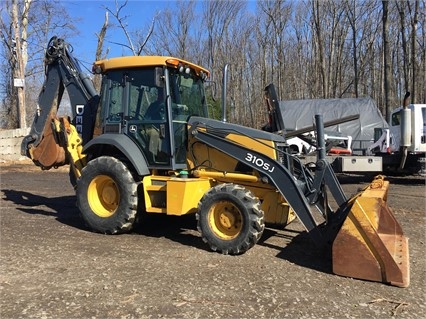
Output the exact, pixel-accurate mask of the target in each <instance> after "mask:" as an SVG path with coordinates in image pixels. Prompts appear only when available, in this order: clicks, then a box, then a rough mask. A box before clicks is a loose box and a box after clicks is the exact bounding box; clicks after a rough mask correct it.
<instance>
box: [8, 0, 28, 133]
mask: <svg viewBox="0 0 426 319" xmlns="http://www.w3.org/2000/svg"><path fill="white" fill-rule="evenodd" d="M24 3H25V4H24V14H23V15H22V16H21V15H20V13H19V10H18V1H17V0H12V25H13V32H14V36H15V39H14V41H15V43H14V52H13V54H12V55H11V57H12V59H14V60H15V61H14V63H12V65H13V66H14V68H13V70H12V75H13V86H14V90H13V91H14V92H16V97H17V99H16V101H17V110H18V121H19V127H20V128H26V127H27V121H26V111H25V64H26V60H27V57H26V53H27V52H26V49H25V50H23V46H24V45H23V43H22V41H26V33H25V36H24V37H23V36H22V35H21V19H23V22H24V23H25V25H24V26H23V27H24V30H25V31H26V27H27V23H28V21H27V20H25V19H26V18H27V17H28V8H29V5H30V3H31V0H27V1H25V2H24Z"/></svg>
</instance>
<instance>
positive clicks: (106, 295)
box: [0, 161, 426, 319]
mask: <svg viewBox="0 0 426 319" xmlns="http://www.w3.org/2000/svg"><path fill="white" fill-rule="evenodd" d="M0 173H1V175H0V176H1V177H0V178H1V215H0V217H1V220H0V222H1V224H0V227H1V228H0V230H1V232H0V234H1V237H0V239H1V246H0V247H1V256H0V267H1V268H0V271H1V272H0V294H1V295H0V306H1V308H0V311H1V312H0V317H1V318H191V319H192V318H285V317H289V318H390V317H394V318H423V317H424V314H425V312H426V302H425V301H426V300H425V293H426V285H425V284H426V281H425V277H426V276H425V275H426V267H425V266H426V265H425V255H426V254H425V253H426V251H425V239H426V238H425V208H426V206H425V179H424V177H420V176H417V177H388V179H389V180H390V181H391V188H390V193H389V198H388V204H389V206H390V207H391V208H392V209H393V212H394V214H395V216H396V218H397V220H398V221H399V223H400V224H401V226H402V228H403V230H404V233H405V235H406V236H407V237H409V238H410V241H409V244H410V267H411V284H410V286H409V287H408V288H398V287H392V286H388V285H385V284H382V283H376V282H367V281H361V280H355V279H350V278H345V277H340V276H336V275H333V274H331V273H330V269H331V268H330V261H329V260H326V259H324V257H323V255H322V254H321V253H320V252H318V251H316V250H315V247H314V246H313V245H312V243H311V241H310V239H309V237H307V236H306V233H304V232H302V231H301V230H302V228H301V225H300V223H299V222H294V223H292V224H291V225H290V227H289V229H287V230H276V229H270V228H267V229H266V231H265V233H264V235H263V238H262V239H261V241H260V243H258V244H257V245H256V246H255V247H254V248H252V249H251V250H249V251H248V252H247V253H245V254H243V255H240V256H223V255H220V254H218V253H213V252H210V251H209V249H208V247H207V246H206V244H204V243H203V242H202V240H201V238H200V236H199V234H198V233H197V231H196V224H195V220H194V219H195V218H194V216H187V217H168V216H161V217H157V218H151V219H149V220H147V221H145V222H144V223H143V224H140V225H138V226H137V227H136V229H135V230H134V231H133V232H132V233H130V234H125V235H118V236H107V235H100V234H95V233H92V232H90V231H89V230H88V229H87V228H86V227H85V226H84V224H83V222H82V220H81V219H80V217H79V215H78V212H77V208H76V207H75V196H74V191H73V189H72V187H71V186H70V184H69V182H68V181H69V179H68V173H67V170H65V169H59V170H51V171H41V170H39V169H38V168H36V167H34V166H32V164H28V163H27V162H25V161H24V162H19V163H17V162H15V163H2V164H0ZM339 179H340V180H341V183H342V185H343V188H344V190H345V192H346V193H347V195H350V194H353V193H355V192H356V190H357V189H358V188H359V187H360V186H363V185H365V184H366V182H368V181H369V180H370V177H368V178H365V177H360V176H356V175H345V176H340V177H339Z"/></svg>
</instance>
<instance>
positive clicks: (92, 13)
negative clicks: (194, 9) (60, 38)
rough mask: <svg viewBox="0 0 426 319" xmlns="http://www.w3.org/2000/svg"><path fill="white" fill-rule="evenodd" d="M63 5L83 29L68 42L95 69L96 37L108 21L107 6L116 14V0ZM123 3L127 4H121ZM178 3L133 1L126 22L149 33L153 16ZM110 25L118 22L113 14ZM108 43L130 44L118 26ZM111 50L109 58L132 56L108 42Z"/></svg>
mask: <svg viewBox="0 0 426 319" xmlns="http://www.w3.org/2000/svg"><path fill="white" fill-rule="evenodd" d="M61 3H62V5H63V6H64V7H65V9H66V10H67V12H68V14H69V16H70V17H71V19H72V20H73V21H75V25H76V27H77V29H78V30H79V34H78V35H77V36H75V37H71V38H68V39H65V40H66V41H67V42H68V43H70V44H71V45H72V47H73V49H74V56H75V57H76V58H77V59H79V60H80V61H81V62H83V64H84V66H86V67H89V68H91V64H92V62H93V60H94V57H95V51H96V46H97V38H96V35H95V34H97V33H99V31H100V29H101V27H102V25H103V23H104V19H105V12H106V9H105V7H108V8H109V9H111V10H112V11H115V1H114V0H102V1H100V0H91V1H90V0H89V1H83V0H61ZM119 3H120V4H123V3H124V1H119ZM173 3H174V1H172V0H169V1H165V0H164V1H163V0H160V1H159V0H157V1H152V0H129V1H128V3H127V5H126V6H125V7H124V9H123V11H122V16H128V18H127V19H126V22H127V24H128V30H129V31H133V30H136V29H137V28H140V29H141V31H142V34H146V33H147V30H148V28H149V25H150V24H151V22H152V19H153V17H154V16H155V14H156V13H157V12H158V11H161V10H163V9H165V8H170V7H172V6H173ZM109 24H110V25H111V24H115V25H117V21H116V19H115V18H114V17H113V16H111V14H109ZM106 40H107V41H112V42H114V41H115V42H120V41H121V42H122V43H125V44H127V42H126V39H125V36H124V33H123V31H122V29H120V28H118V27H115V28H109V29H108V31H107V38H106ZM105 46H107V47H109V50H110V51H109V53H108V57H114V56H121V55H123V54H128V55H129V54H132V53H131V52H130V51H129V50H127V51H124V52H123V47H122V46H120V45H117V44H113V43H110V42H106V43H105Z"/></svg>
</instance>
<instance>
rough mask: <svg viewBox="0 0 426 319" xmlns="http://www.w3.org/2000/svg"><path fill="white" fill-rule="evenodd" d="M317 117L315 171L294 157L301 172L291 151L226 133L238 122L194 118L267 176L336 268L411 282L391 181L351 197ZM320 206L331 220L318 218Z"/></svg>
mask: <svg viewBox="0 0 426 319" xmlns="http://www.w3.org/2000/svg"><path fill="white" fill-rule="evenodd" d="M315 120H316V127H317V140H318V145H317V152H318V160H317V163H316V171H315V176H312V174H310V173H309V171H308V170H307V169H306V168H305V167H304V166H303V165H301V164H300V166H297V160H296V159H295V158H292V157H291V159H293V160H294V161H295V163H293V165H294V167H297V168H298V173H297V174H294V173H293V172H295V170H294V169H293V170H292V165H291V163H289V160H288V158H289V156H287V155H285V154H281V156H277V158H278V159H280V158H283V159H284V160H281V159H280V160H276V159H274V158H271V157H269V156H266V155H265V154H262V153H260V152H257V151H256V150H254V149H253V148H250V147H248V146H245V145H241V144H238V143H236V142H233V141H231V140H229V139H226V136H227V134H229V133H230V131H232V130H233V129H237V128H238V127H237V126H232V124H228V131H225V128H224V126H223V125H222V124H220V123H216V122H217V121H216V122H215V121H214V120H208V119H202V118H196V117H191V118H190V119H189V122H188V124H189V125H190V128H189V129H190V132H191V134H192V136H193V137H194V138H195V139H197V140H199V141H201V142H203V143H205V144H207V145H209V146H210V147H212V148H216V149H218V150H220V151H221V152H223V153H224V154H227V155H228V156H230V157H232V158H234V159H236V160H238V161H239V162H242V163H244V164H245V165H247V166H249V167H251V168H252V169H254V170H255V171H257V172H258V173H259V175H260V180H261V181H262V182H264V183H268V184H272V185H274V186H275V188H276V189H277V190H278V191H279V192H280V193H281V195H282V196H283V197H284V198H285V200H286V201H287V202H288V204H289V205H290V206H291V208H292V209H293V211H294V212H295V214H296V215H297V217H298V219H299V220H300V222H301V223H302V225H303V226H304V228H305V229H306V231H307V232H308V233H309V234H310V236H311V238H312V240H313V242H314V243H315V244H316V245H317V246H319V247H325V248H327V247H328V248H329V249H330V250H331V253H332V264H333V272H334V273H335V274H338V275H342V276H347V277H353V278H360V279H365V280H372V281H381V282H385V283H388V284H391V285H395V286H399V287H407V286H408V285H409V281H410V279H409V278H410V276H409V272H410V271H409V269H410V267H409V254H408V239H407V238H406V237H405V236H404V235H403V232H402V229H401V226H400V225H399V224H398V222H397V220H396V219H395V217H394V216H393V214H392V212H391V210H390V208H389V207H388V206H387V204H386V197H387V191H388V185H389V182H386V181H384V180H383V178H382V177H378V178H376V179H375V180H374V181H373V182H372V183H371V184H370V185H369V186H368V187H366V188H365V189H364V190H363V191H361V192H360V193H358V194H356V195H354V196H353V197H351V198H350V199H347V197H346V196H345V194H344V192H343V190H342V188H341V185H340V183H339V181H338V179H337V177H336V175H335V173H334V172H333V170H332V169H331V167H330V164H329V163H328V162H327V161H326V160H325V142H324V136H323V122H322V116H319V115H317V116H316V117H315ZM233 133H234V134H235V133H236V132H235V131H233ZM239 133H243V132H239ZM251 133H254V132H251ZM253 135H254V134H253ZM276 136H277V137H281V136H279V135H276ZM270 138H271V139H273V140H274V141H276V143H275V147H276V151H277V153H278V155H279V153H284V151H283V150H281V149H280V147H279V145H278V144H279V143H282V141H283V139H278V138H276V139H275V138H274V137H273V135H271V136H270ZM282 155H284V156H282ZM294 167H293V168H294ZM300 171H301V173H300ZM325 186H327V188H328V190H329V192H330V193H331V195H332V196H333V197H334V199H335V201H336V203H337V204H338V206H339V207H338V208H337V209H336V210H335V211H332V210H331V208H330V207H329V205H328V200H327V194H326V188H325ZM315 210H317V212H318V211H319V212H320V213H321V215H322V217H323V218H324V219H325V221H322V222H317V221H316V218H315V217H316V216H317V215H316V214H315V212H316V211H315Z"/></svg>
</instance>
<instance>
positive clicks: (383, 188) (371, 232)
mask: <svg viewBox="0 0 426 319" xmlns="http://www.w3.org/2000/svg"><path fill="white" fill-rule="evenodd" d="M388 188H389V182H388V181H384V180H383V177H381V176H379V177H378V178H376V179H375V180H374V181H373V182H372V183H371V184H370V186H369V187H367V188H366V189H365V190H364V191H362V192H361V193H360V194H358V195H356V196H355V197H354V198H352V199H351V200H350V201H349V202H350V203H353V204H352V207H351V210H350V212H349V214H348V216H347V218H346V220H345V221H344V223H343V225H342V227H341V229H340V230H339V232H338V234H337V236H336V238H335V240H334V242H333V247H332V258H333V273H335V274H336V275H341V276H346V277H352V278H358V279H364V280H371V281H379V282H384V283H387V284H390V285H393V286H398V287H408V286H409V284H410V264H409V252H408V238H407V237H405V236H404V234H403V232H402V229H401V226H400V225H399V223H398V222H397V220H396V219H395V217H394V216H393V214H392V211H391V210H390V208H389V207H388V206H387V204H386V196H387V191H388Z"/></svg>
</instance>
